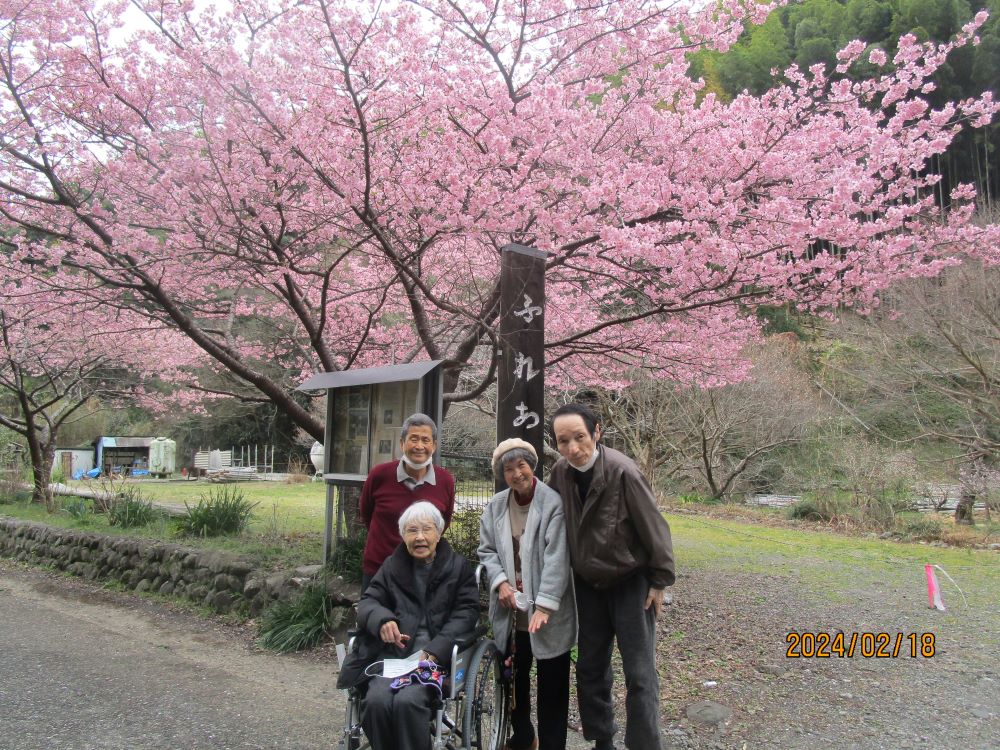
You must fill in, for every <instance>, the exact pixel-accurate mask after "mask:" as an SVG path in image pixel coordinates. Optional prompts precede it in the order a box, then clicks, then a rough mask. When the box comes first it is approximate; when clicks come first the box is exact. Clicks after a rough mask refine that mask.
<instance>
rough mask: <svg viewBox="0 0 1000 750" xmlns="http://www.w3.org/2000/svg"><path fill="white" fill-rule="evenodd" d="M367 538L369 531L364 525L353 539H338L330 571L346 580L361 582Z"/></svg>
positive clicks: (331, 559)
mask: <svg viewBox="0 0 1000 750" xmlns="http://www.w3.org/2000/svg"><path fill="white" fill-rule="evenodd" d="M367 539H368V532H367V530H366V529H365V528H364V527H362V528H361V530H360V532H359V533H358V534H357V536H355V537H354V538H353V539H338V540H337V546H336V548H335V549H334V551H333V556H332V557H331V558H330V564H329V566H328V567H329V570H330V572H331V573H333V574H334V575H339V576H341V577H343V579H344V580H345V581H351V582H352V583H361V563H362V558H363V557H364V553H365V541H366V540H367Z"/></svg>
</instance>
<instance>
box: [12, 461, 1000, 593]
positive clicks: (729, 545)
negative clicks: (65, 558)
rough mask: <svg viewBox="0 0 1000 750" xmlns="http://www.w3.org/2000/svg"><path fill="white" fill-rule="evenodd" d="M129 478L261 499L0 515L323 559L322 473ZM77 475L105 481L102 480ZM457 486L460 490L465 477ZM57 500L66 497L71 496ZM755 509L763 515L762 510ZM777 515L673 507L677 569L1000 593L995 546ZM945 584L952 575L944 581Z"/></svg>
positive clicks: (284, 559) (819, 583)
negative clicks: (184, 530) (310, 476)
mask: <svg viewBox="0 0 1000 750" xmlns="http://www.w3.org/2000/svg"><path fill="white" fill-rule="evenodd" d="M128 481H129V482H130V483H133V484H136V485H137V486H138V487H139V488H140V489H141V491H142V495H143V497H144V498H145V499H148V500H151V501H153V502H157V503H164V504H170V505H173V506H180V507H181V508H183V506H184V503H185V502H187V503H188V504H189V505H192V506H193V505H195V504H197V503H198V501H199V499H201V498H202V497H203V496H205V497H207V496H208V494H209V492H210V491H211V490H213V489H218V488H221V487H223V486H228V487H230V488H233V487H236V488H238V489H239V490H240V491H242V492H243V493H244V495H245V496H246V498H247V499H248V500H250V501H251V502H255V503H257V507H256V508H255V511H254V518H253V520H252V521H251V523H250V527H249V529H248V530H247V531H246V532H244V533H243V534H242V535H240V536H236V537H222V538H190V537H177V536H176V532H175V531H174V528H173V525H172V524H171V523H170V522H169V521H167V520H165V519H161V520H158V521H156V522H154V523H152V524H150V525H149V526H146V527H142V528H139V529H128V530H120V529H118V528H116V527H111V526H108V524H107V521H106V520H105V518H104V517H103V516H100V515H89V516H87V517H85V519H83V520H78V519H75V518H73V517H72V516H70V515H69V514H68V513H67V512H65V511H57V512H55V513H48V512H46V511H45V509H44V508H42V507H39V506H37V505H31V504H29V503H23V502H21V503H13V504H6V505H0V515H11V516H16V517H18V518H26V519H30V520H35V521H39V522H42V523H48V524H51V525H56V526H63V527H69V528H80V529H85V530H91V531H99V532H101V533H107V534H121V535H131V536H142V537H148V538H153V539H163V540H167V541H171V542H174V543H178V544H183V545H187V546H192V547H202V548H212V549H227V550H231V551H233V552H238V553H241V554H244V555H246V556H248V557H249V558H251V559H252V560H254V561H255V562H256V563H257V564H258V565H260V566H262V567H268V568H281V567H291V566H295V565H301V564H307V563H318V562H320V558H321V557H322V544H323V540H322V535H323V522H324V515H325V498H326V487H325V485H324V484H323V483H321V482H303V483H297V484H293V483H285V482H242V483H239V484H235V485H217V484H212V483H210V482H205V481H181V482H176V481H175V482H157V481H148V480H147V481H143V480H128ZM73 484H76V485H79V486H84V487H86V486H90V487H91V488H93V489H98V488H99V485H98V484H97V483H85V482H75V483H73ZM459 494H462V487H461V486H460V487H459ZM60 500H61V501H63V502H65V501H68V500H69V498H60ZM469 513H471V514H475V513H476V511H475V510H470V511H469ZM753 513H754V517H756V514H757V511H756V510H755V511H753ZM777 515H779V514H778V513H776V512H775V511H774V510H773V509H761V510H760V512H759V517H760V519H761V521H762V523H759V524H758V523H754V522H753V521H752V520H748V519H747V518H745V517H744V518H740V519H739V520H733V519H728V518H716V517H710V516H708V515H703V514H700V513H686V512H668V514H667V517H668V519H669V520H670V524H671V528H672V530H673V536H674V548H675V553H676V556H677V563H678V570H679V571H681V572H682V573H683V571H684V570H691V569H698V568H703V569H708V568H712V569H716V570H719V569H722V570H731V571H734V572H752V573H763V574H770V575H778V576H788V577H789V579H790V583H792V584H795V585H807V586H810V587H815V588H816V589H819V590H822V591H824V592H826V594H827V595H828V596H830V597H831V598H833V599H836V598H840V597H849V596H850V594H851V588H852V578H853V577H856V576H858V575H859V574H861V573H863V574H864V576H865V577H872V576H881V577H885V578H886V579H887V580H888V579H890V578H891V579H893V580H899V581H901V582H904V583H905V585H907V586H909V585H911V583H912V585H921V584H920V581H922V576H923V566H924V564H925V563H936V564H938V565H940V566H942V567H943V568H944V569H945V570H946V571H948V573H949V574H950V575H951V576H952V577H953V578H954V579H955V580H956V582H957V583H958V585H959V586H961V587H962V589H963V591H964V592H965V594H966V596H967V597H969V600H970V603H971V602H972V600H973V598H974V597H981V596H995V592H996V591H997V590H1000V555H997V553H996V552H995V551H979V550H971V549H963V548H953V547H937V546H930V545H925V544H900V543H895V542H888V541H885V540H881V539H875V538H868V537H858V536H848V535H845V534H835V533H828V532H823V531H819V530H816V527H815V526H813V525H811V524H803V525H802V527H801V528H798V527H793V528H788V527H787V526H775V525H770V524H768V519H771V518H773V517H775V516H777ZM471 520H473V521H474V520H475V519H471ZM466 525H469V524H466ZM471 526H477V524H475V523H473V524H471ZM993 527H994V528H995V533H994V535H993V536H994V538H995V536H996V534H997V533H1000V526H998V525H997V524H993ZM455 530H456V531H457V528H456V529H455ZM977 530H978V533H984V532H987V531H988V530H987V529H985V528H984V525H983V524H980V525H979V526H978V527H977ZM991 530H994V529H991ZM466 531H468V530H466ZM473 547H474V545H473ZM972 569H975V570H976V575H975V576H969V575H967V574H968V572H969V571H970V570H972ZM968 578H974V579H975V583H972V582H971V581H970V583H969V586H968V588H967V587H966V585H965V583H964V582H965V581H966V579H968ZM942 585H943V586H945V587H948V586H950V585H951V584H950V583H949V582H947V581H942ZM991 592H992V593H991Z"/></svg>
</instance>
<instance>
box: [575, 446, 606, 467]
mask: <svg viewBox="0 0 1000 750" xmlns="http://www.w3.org/2000/svg"><path fill="white" fill-rule="evenodd" d="M600 449H601V447H600V446H599V445H595V446H594V452H593V453H591V454H590V458H588V459H587V463H585V464H584V465H583V466H573V464H570V466H573V468H574V469H576V470H577V471H579V472H584V471H590V470H591V469H592V468H593V466H594V463H596V461H597V452H598V451H599V450H600Z"/></svg>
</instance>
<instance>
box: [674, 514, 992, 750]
mask: <svg viewBox="0 0 1000 750" xmlns="http://www.w3.org/2000/svg"><path fill="white" fill-rule="evenodd" d="M760 533H762V534H763V535H765V536H766V535H767V532H766V530H764V531H762V532H760ZM914 550H916V551H914ZM935 552H936V550H934V549H933V548H926V550H924V549H921V548H914V547H913V546H910V547H905V546H901V545H893V544H885V543H871V544H869V545H868V547H867V548H866V549H864V550H863V551H861V552H858V553H843V552H827V551H825V550H824V551H820V550H811V549H809V548H808V546H805V547H801V546H800V547H797V548H790V549H788V550H787V551H779V552H777V553H773V552H772V553H770V554H769V555H768V556H766V557H765V558H763V559H758V560H756V561H753V562H749V563H748V562H744V563H743V565H742V567H746V568H750V570H749V571H747V572H741V571H740V570H739V568H740V567H741V565H740V564H739V563H740V561H738V560H737V561H736V564H735V565H734V564H733V562H734V561H732V560H730V559H728V556H727V555H720V557H719V566H718V567H719V568H720V569H719V570H711V569H708V568H707V567H705V566H702V567H701V569H698V570H695V571H692V572H691V573H690V574H688V575H683V574H682V575H681V576H680V578H679V580H678V583H677V585H676V586H675V587H674V588H673V605H672V606H671V607H670V608H669V610H668V613H667V615H666V616H665V618H664V619H663V621H662V622H661V628H662V629H661V638H660V653H661V657H660V664H661V676H662V679H663V685H662V686H663V706H664V720H665V722H664V723H665V725H666V728H665V740H666V741H665V746H666V747H676V748H787V749H793V748H803V749H804V748H825V747H829V748H859V749H863V750H881V749H883V748H884V749H885V750H890V749H895V748H994V749H995V748H1000V555H997V554H996V553H995V552H975V553H973V552H970V553H968V557H967V563H968V564H967V565H963V566H952V569H951V570H949V571H948V572H949V573H950V574H951V575H952V576H953V577H954V578H955V580H956V581H958V582H959V585H961V586H962V589H963V591H964V594H965V597H966V598H967V600H968V606H965V604H964V603H963V598H962V596H961V595H960V593H959V591H958V590H957V589H956V588H955V586H953V585H952V584H951V583H950V582H948V581H947V580H946V579H944V578H943V577H942V578H941V583H942V587H943V589H944V594H945V602H946V604H947V605H948V607H949V608H948V610H947V611H945V612H940V611H937V610H933V609H930V608H928V601H927V591H926V583H925V578H924V570H923V560H921V559H920V558H921V557H925V559H926V561H927V562H933V561H934V556H935ZM679 557H680V555H679ZM726 568H729V569H726ZM734 568H735V569H734ZM760 571H763V572H760ZM938 575H939V576H940V574H938ZM793 631H794V632H798V633H806V632H809V633H819V632H824V633H828V634H830V635H835V634H836V633H837V632H843V633H844V634H845V635H846V640H845V644H849V643H850V635H851V634H852V633H855V632H856V633H859V634H860V633H866V632H867V633H880V632H886V633H889V634H891V636H892V638H893V642H894V641H895V635H896V634H897V633H902V634H903V641H902V644H901V648H900V653H899V656H897V657H896V658H892V657H891V656H890V657H888V658H865V657H863V656H862V655H861V651H862V648H861V643H862V642H863V641H862V640H860V639H859V642H858V643H857V644H856V648H855V654H854V656H853V657H847V656H844V657H838V656H835V655H834V656H832V657H831V658H810V659H806V658H787V657H786V650H787V649H788V645H789V644H788V642H787V640H786V635H787V634H788V633H789V632H793ZM913 633H915V634H917V635H918V638H919V636H920V634H924V633H931V634H933V645H934V656H933V657H931V658H925V657H921V656H918V657H917V658H910V657H909V655H908V652H909V644H910V641H909V640H908V639H907V636H908V635H909V634H913ZM868 642H869V644H870V639H869V641H868ZM903 645H905V648H904V647H902V646H903ZM916 645H917V648H918V649H919V647H920V645H921V642H920V641H919V640H917V643H916ZM891 650H892V648H891V647H890V648H889V652H890V653H891ZM711 683H716V684H715V685H711ZM705 700H709V701H713V702H716V703H719V704H721V705H723V706H725V707H727V708H729V709H731V711H732V714H731V716H730V717H729V718H728V719H727V720H724V721H721V722H719V723H718V724H711V723H709V724H705V723H700V722H698V721H692V720H691V719H689V718H688V716H687V710H688V708H689V707H690V706H692V705H693V704H697V703H698V702H700V701H705Z"/></svg>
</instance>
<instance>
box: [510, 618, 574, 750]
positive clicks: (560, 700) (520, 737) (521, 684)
mask: <svg viewBox="0 0 1000 750" xmlns="http://www.w3.org/2000/svg"><path fill="white" fill-rule="evenodd" d="M514 644H515V649H514V708H513V710H512V711H511V715H510V724H511V729H512V730H513V733H512V734H511V738H510V741H509V742H508V746H509V747H510V748H512V749H513V750H522V748H527V747H530V746H531V741H532V740H533V739H535V728H534V727H533V726H532V725H531V660H532V658H533V654H532V651H531V636H530V635H529V634H528V633H527V632H525V631H521V630H517V631H514ZM535 664H536V673H537V676H538V680H537V684H536V692H537V704H536V705H537V706H538V711H537V713H538V750H565V748H566V722H567V720H568V716H569V664H570V659H569V651H567V652H566V653H564V654H560V655H559V656H555V657H553V658H551V659H536V660H535Z"/></svg>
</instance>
